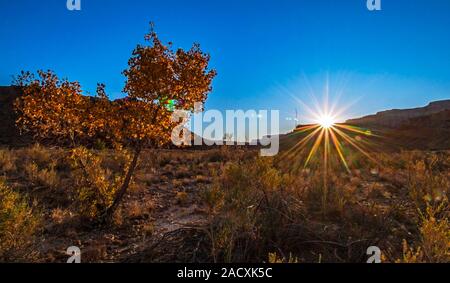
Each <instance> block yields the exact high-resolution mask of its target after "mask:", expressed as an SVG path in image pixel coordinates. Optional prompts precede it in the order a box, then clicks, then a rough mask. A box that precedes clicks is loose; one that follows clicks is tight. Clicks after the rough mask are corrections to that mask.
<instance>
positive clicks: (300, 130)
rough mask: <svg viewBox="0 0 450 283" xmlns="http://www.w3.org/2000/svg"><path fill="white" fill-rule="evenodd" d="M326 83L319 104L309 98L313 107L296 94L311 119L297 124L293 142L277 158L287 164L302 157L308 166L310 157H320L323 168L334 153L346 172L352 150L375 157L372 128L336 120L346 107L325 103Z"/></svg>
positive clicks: (348, 169) (365, 155)
mask: <svg viewBox="0 0 450 283" xmlns="http://www.w3.org/2000/svg"><path fill="white" fill-rule="evenodd" d="M328 91H329V89H328V84H327V87H326V95H325V101H324V102H323V103H322V105H319V104H318V103H317V99H315V98H314V99H312V101H313V102H315V103H314V104H315V105H314V107H313V108H314V109H315V110H312V109H311V108H310V107H308V106H307V104H305V103H303V102H302V101H301V100H300V99H298V98H296V101H297V102H299V103H300V104H301V105H302V106H303V108H304V109H305V110H306V111H307V112H308V114H309V117H310V119H309V120H310V121H311V123H310V124H308V125H303V126H298V127H297V128H296V129H295V130H294V132H293V134H292V135H293V136H295V137H298V138H296V144H295V145H293V146H291V147H290V148H289V149H288V150H287V151H285V152H284V153H283V154H282V155H281V158H282V159H283V160H287V161H288V163H289V164H290V166H293V165H294V164H298V162H299V161H298V160H304V162H303V168H306V167H308V166H309V165H310V164H311V162H312V161H313V160H317V161H322V162H321V163H322V164H323V167H322V168H323V169H324V171H327V170H328V168H329V166H330V163H331V159H332V158H334V157H336V159H337V160H339V163H341V164H342V165H343V166H344V167H345V169H346V170H347V171H348V172H350V166H349V161H348V159H350V158H351V157H352V155H353V154H354V153H355V152H358V153H360V154H362V155H363V156H364V158H366V159H369V160H372V161H374V162H375V163H376V160H375V159H374V158H373V157H372V156H371V155H370V152H371V150H370V149H369V146H370V141H369V139H368V137H369V136H373V134H372V132H371V131H369V130H366V129H363V128H359V127H356V126H351V125H347V124H345V123H339V121H340V120H342V118H341V117H342V116H343V115H344V114H345V111H346V110H347V109H348V107H349V106H347V107H342V108H338V107H337V103H333V104H332V106H331V107H329V103H328Z"/></svg>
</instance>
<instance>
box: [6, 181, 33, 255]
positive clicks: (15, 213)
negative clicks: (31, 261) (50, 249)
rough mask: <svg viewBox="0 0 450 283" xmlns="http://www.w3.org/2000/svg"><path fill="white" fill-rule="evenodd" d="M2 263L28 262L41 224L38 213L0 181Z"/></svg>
mask: <svg viewBox="0 0 450 283" xmlns="http://www.w3.org/2000/svg"><path fill="white" fill-rule="evenodd" d="M0 199H1V201H0V261H5V262H11V261H26V260H27V259H28V257H29V256H31V255H32V253H30V250H29V249H28V248H29V247H30V245H31V244H32V243H33V238H34V235H35V233H36V232H37V229H38V227H39V223H40V217H39V216H38V213H37V212H36V211H35V210H34V209H33V208H32V207H30V206H29V204H28V202H27V200H26V199H24V198H23V197H22V196H21V195H20V194H19V193H18V192H15V191H14V190H12V189H11V188H10V187H8V186H7V185H6V184H5V183H4V181H3V180H0Z"/></svg>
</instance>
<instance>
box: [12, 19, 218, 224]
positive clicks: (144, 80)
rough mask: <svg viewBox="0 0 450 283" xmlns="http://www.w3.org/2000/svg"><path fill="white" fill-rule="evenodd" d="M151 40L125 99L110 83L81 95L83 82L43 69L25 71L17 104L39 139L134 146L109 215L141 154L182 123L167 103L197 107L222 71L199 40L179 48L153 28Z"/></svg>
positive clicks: (129, 73)
mask: <svg viewBox="0 0 450 283" xmlns="http://www.w3.org/2000/svg"><path fill="white" fill-rule="evenodd" d="M145 39H146V42H147V44H145V45H138V46H137V47H136V48H135V49H134V51H133V53H132V56H131V58H130V60H129V62H128V69H127V70H125V71H124V72H123V73H124V75H125V77H126V79H127V80H126V85H125V88H124V92H125V93H127V97H126V98H125V99H121V100H116V101H110V100H109V99H108V98H107V95H106V93H105V90H104V88H105V86H104V85H102V84H99V85H98V88H97V97H96V98H87V97H84V96H82V95H81V87H80V85H79V83H77V82H69V81H67V80H59V79H58V78H57V77H56V75H54V74H53V73H52V72H50V71H49V72H42V71H39V77H40V79H35V78H34V77H33V75H32V74H30V73H24V72H22V74H21V75H20V76H19V77H18V79H17V85H19V86H22V87H23V89H24V95H23V96H22V97H21V98H19V100H18V102H17V104H16V105H17V110H18V113H19V119H18V121H17V124H18V126H19V127H20V128H21V129H22V130H25V131H31V132H32V133H33V134H34V136H35V137H36V138H49V139H58V140H64V139H66V140H67V139H68V140H70V141H71V143H72V144H74V145H75V144H78V143H80V144H83V142H84V141H85V140H87V139H88V138H95V139H101V140H104V141H106V142H108V143H111V144H113V145H115V146H117V147H126V148H130V149H132V151H133V153H134V154H133V159H132V161H131V163H130V164H129V166H128V170H127V172H126V175H125V178H124V181H123V184H122V185H121V187H120V188H119V189H118V190H117V194H116V196H115V198H114V201H113V203H112V205H111V206H110V207H109V208H108V209H107V210H106V211H105V216H107V217H109V216H111V215H112V214H113V212H114V211H115V209H116V208H117V207H118V205H119V204H120V202H121V200H122V198H123V196H124V195H125V194H126V191H127V189H128V187H129V185H130V182H131V178H132V176H133V174H134V171H135V169H136V166H137V163H138V159H139V155H140V153H141V151H142V149H143V148H145V147H160V146H161V145H164V144H166V143H168V142H169V141H170V138H171V133H172V129H173V128H174V127H175V126H176V124H175V123H174V122H173V121H172V120H171V116H172V111H171V109H169V108H168V107H167V104H168V103H169V102H170V101H176V102H177V103H176V108H177V110H186V111H188V112H192V111H194V104H195V103H196V102H200V103H203V102H204V101H205V100H206V98H207V95H208V93H209V92H210V91H211V84H212V80H213V79H214V77H215V75H216V72H215V71H214V70H210V69H209V67H208V65H209V60H210V57H209V55H208V54H205V53H203V52H202V51H201V49H200V46H199V45H198V44H194V45H193V46H192V48H191V49H189V50H187V51H186V50H183V49H181V48H180V49H178V50H176V51H174V50H173V49H172V44H170V43H169V44H167V45H165V44H163V43H162V42H161V41H160V40H159V38H158V36H157V34H156V33H155V31H154V29H153V25H152V26H151V30H150V32H149V33H148V34H147V35H146V36H145Z"/></svg>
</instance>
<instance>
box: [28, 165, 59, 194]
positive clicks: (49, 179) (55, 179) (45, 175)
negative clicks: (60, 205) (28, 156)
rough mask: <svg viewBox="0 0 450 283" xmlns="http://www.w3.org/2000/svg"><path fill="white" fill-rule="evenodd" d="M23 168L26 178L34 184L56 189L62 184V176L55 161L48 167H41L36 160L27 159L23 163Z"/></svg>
mask: <svg viewBox="0 0 450 283" xmlns="http://www.w3.org/2000/svg"><path fill="white" fill-rule="evenodd" d="M23 169H24V173H25V177H26V179H27V180H28V181H30V182H31V183H33V184H34V185H38V186H44V187H46V188H50V189H56V188H57V187H58V186H59V184H60V178H59V175H58V172H57V171H56V170H55V165H54V163H52V164H50V165H49V166H48V167H47V168H43V169H39V166H38V165H37V164H36V163H35V162H34V161H27V162H25V164H24V165H23Z"/></svg>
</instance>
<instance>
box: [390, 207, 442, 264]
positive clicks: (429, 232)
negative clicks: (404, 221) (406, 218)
mask: <svg viewBox="0 0 450 283" xmlns="http://www.w3.org/2000/svg"><path fill="white" fill-rule="evenodd" d="M449 212H450V207H449V205H448V201H447V200H444V201H443V202H441V203H440V204H439V205H435V206H433V205H431V204H428V206H427V208H426V211H425V213H422V212H421V213H420V216H421V225H420V229H419V230H420V235H421V239H420V242H419V244H418V246H417V247H416V248H412V247H410V246H409V245H408V243H407V242H406V240H404V241H403V258H402V259H400V260H398V262H404V263H447V262H450V222H449V220H448V214H449Z"/></svg>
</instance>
